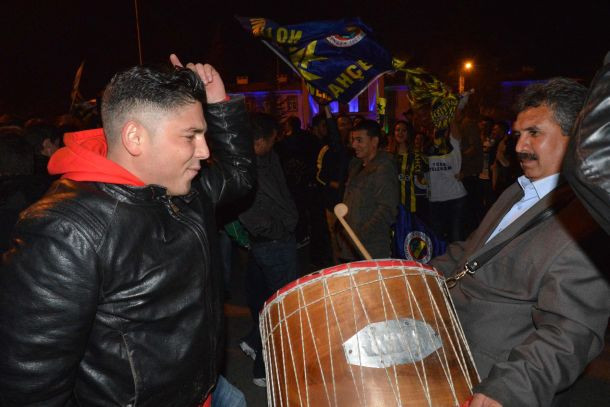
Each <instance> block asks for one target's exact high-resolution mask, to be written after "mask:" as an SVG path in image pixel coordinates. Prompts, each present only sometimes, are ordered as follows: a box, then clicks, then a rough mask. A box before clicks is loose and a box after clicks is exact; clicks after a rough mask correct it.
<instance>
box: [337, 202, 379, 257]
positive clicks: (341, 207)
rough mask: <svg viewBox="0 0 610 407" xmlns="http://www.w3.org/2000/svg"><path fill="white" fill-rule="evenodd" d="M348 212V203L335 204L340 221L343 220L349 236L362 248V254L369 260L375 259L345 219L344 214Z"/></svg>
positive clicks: (359, 248)
mask: <svg viewBox="0 0 610 407" xmlns="http://www.w3.org/2000/svg"><path fill="white" fill-rule="evenodd" d="M347 212H348V209H347V205H346V204H344V203H338V204H336V205H335V215H336V216H337V219H339V222H341V224H342V225H343V227H344V228H345V230H347V234H348V235H349V237H351V238H352V240H353V242H354V244H355V245H356V247H357V248H358V250H360V253H361V254H362V256H363V257H364V258H365V259H367V260H373V258H372V257H371V255H370V254H369V252H368V251H367V250H366V249H365V248H364V246H363V245H362V242H360V239H358V236H356V234H355V233H354V231H353V230H352V228H351V227H350V226H349V225H348V224H347V222H346V221H345V219H344V216H345V215H347Z"/></svg>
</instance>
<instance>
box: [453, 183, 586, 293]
mask: <svg viewBox="0 0 610 407" xmlns="http://www.w3.org/2000/svg"><path fill="white" fill-rule="evenodd" d="M570 192H571V191H570ZM572 199H574V194H573V193H570V194H569V196H568V197H566V199H563V200H560V201H559V202H556V203H555V204H553V205H551V206H549V207H548V208H546V209H545V210H544V211H542V212H540V213H539V214H538V215H537V216H536V217H534V218H533V219H531V220H530V221H529V222H527V223H526V224H525V225H523V226H522V227H521V229H519V230H518V231H517V233H515V234H514V236H513V237H512V239H508V240H506V241H504V242H502V243H500V244H498V245H496V246H494V247H493V248H491V249H489V250H486V251H485V252H483V253H481V255H479V256H477V257H476V258H474V259H471V260H468V261H466V263H465V264H464V269H463V270H462V271H460V272H459V273H456V274H455V275H454V276H452V277H449V278H448V279H447V280H446V283H447V287H449V288H453V287H455V286H456V285H457V283H458V281H459V280H461V279H462V278H463V277H464V276H466V275H471V276H472V275H474V273H475V272H476V271H477V270H478V269H480V268H481V267H483V265H485V263H487V262H488V261H489V260H491V258H493V257H494V256H495V255H496V254H498V253H499V252H500V250H502V249H503V248H504V247H505V246H506V245H507V244H509V243H510V242H511V241H513V239H515V238H517V237H518V236H520V235H522V234H523V233H525V232H527V231H528V230H530V229H532V228H533V227H534V226H536V225H538V224H540V223H542V222H544V221H545V220H546V219H548V218H550V217H551V216H553V215H555V214H556V213H557V212H559V210H561V209H562V208H564V207H565V206H566V205H567V204H568V203H570V202H571V201H572Z"/></svg>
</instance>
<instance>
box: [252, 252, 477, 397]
mask: <svg viewBox="0 0 610 407" xmlns="http://www.w3.org/2000/svg"><path fill="white" fill-rule="evenodd" d="M260 329H261V337H262V340H263V354H264V358H265V367H266V370H267V399H268V401H269V405H271V406H315V407H319V406H383V407H387V406H404V405H409V406H459V405H461V404H462V403H463V402H464V401H466V400H467V399H468V398H469V397H470V396H471V395H472V391H471V389H472V387H473V386H474V385H476V384H477V383H478V381H479V376H478V374H477V371H476V368H475V366H474V362H473V359H472V356H471V354H470V351H469V349H468V345H467V344H466V340H465V338H464V333H463V331H462V329H461V327H460V324H459V321H458V319H457V317H456V314H455V311H454V309H453V305H452V303H451V299H450V297H449V294H448V291H447V287H446V285H445V283H444V279H443V278H442V277H441V276H440V275H439V274H438V273H437V272H436V270H434V268H432V267H430V266H425V265H422V264H419V263H415V262H409V261H402V260H373V261H360V262H354V263H348V264H342V265H339V266H336V267H332V268H329V269H325V270H321V271H318V272H316V273H313V274H310V275H308V276H305V277H303V278H301V279H298V280H296V281H294V282H292V283H291V284H289V285H287V286H286V287H284V288H282V289H281V290H279V291H278V292H277V293H276V294H274V295H273V296H272V297H271V298H270V299H269V300H267V302H266V303H265V307H264V308H263V310H262V311H261V318H260Z"/></svg>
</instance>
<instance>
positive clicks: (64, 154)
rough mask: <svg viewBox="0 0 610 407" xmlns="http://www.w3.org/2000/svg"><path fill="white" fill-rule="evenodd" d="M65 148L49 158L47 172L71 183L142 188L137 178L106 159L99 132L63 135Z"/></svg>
mask: <svg viewBox="0 0 610 407" xmlns="http://www.w3.org/2000/svg"><path fill="white" fill-rule="evenodd" d="M64 143H65V145H66V146H65V147H62V148H60V149H59V150H57V151H56V152H55V154H53V155H52V156H51V159H50V160H49V164H48V166H47V169H48V170H49V173H50V174H51V175H61V177H62V178H67V179H70V180H73V181H94V182H106V183H109V184H121V185H131V186H144V185H146V184H145V183H144V182H143V181H142V180H140V179H139V178H138V177H136V176H135V175H133V174H132V173H130V172H129V171H127V170H126V169H125V168H123V167H121V166H120V165H119V164H117V163H115V162H114V161H111V160H109V159H108V158H106V154H107V152H108V145H107V144H106V137H105V136H104V130H103V129H93V130H85V131H79V132H75V133H66V134H65V135H64Z"/></svg>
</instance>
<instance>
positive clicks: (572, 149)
mask: <svg viewBox="0 0 610 407" xmlns="http://www.w3.org/2000/svg"><path fill="white" fill-rule="evenodd" d="M563 173H564V175H565V177H566V179H567V180H568V182H569V183H570V185H571V186H572V189H573V190H574V192H576V195H577V196H578V197H579V198H580V200H581V201H582V203H583V204H584V206H585V208H587V210H588V211H589V213H590V214H591V216H593V218H594V219H595V220H596V221H597V222H598V223H599V224H600V225H601V226H602V228H604V230H605V231H606V233H608V234H609V235H610V52H608V53H607V54H606V58H605V59H604V66H603V67H602V68H600V69H599V71H597V74H596V75H595V78H594V79H593V82H592V83H591V87H590V90H589V93H588V95H587V99H586V101H585V106H584V107H583V109H582V111H581V112H580V115H579V116H578V118H577V119H576V123H575V124H574V127H573V128H572V137H570V145H569V146H568V152H567V153H566V158H565V160H564V162H563Z"/></svg>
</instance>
